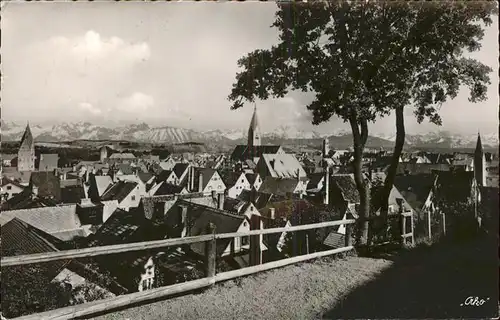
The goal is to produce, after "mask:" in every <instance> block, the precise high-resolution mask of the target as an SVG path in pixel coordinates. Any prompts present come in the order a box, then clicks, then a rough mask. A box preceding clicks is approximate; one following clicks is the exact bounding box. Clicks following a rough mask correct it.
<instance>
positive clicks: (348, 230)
mask: <svg viewBox="0 0 500 320" xmlns="http://www.w3.org/2000/svg"><path fill="white" fill-rule="evenodd" d="M344 240H345V246H346V247H350V246H352V224H350V223H349V224H346V225H345V239H344Z"/></svg>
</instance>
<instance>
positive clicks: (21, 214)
mask: <svg viewBox="0 0 500 320" xmlns="http://www.w3.org/2000/svg"><path fill="white" fill-rule="evenodd" d="M14 218H17V219H19V220H22V221H24V222H26V223H28V224H29V225H31V226H33V227H35V228H37V229H40V230H42V231H43V232H46V233H48V234H50V235H51V236H53V237H55V238H58V239H60V240H61V241H69V240H72V239H73V238H74V237H86V236H87V235H88V234H89V233H90V229H89V228H90V226H85V225H83V224H82V223H81V221H80V219H79V217H78V215H77V214H76V205H63V206H57V207H55V206H53V207H38V208H30V209H19V210H2V214H1V215H0V223H1V225H2V226H3V225H4V224H6V223H7V222H9V221H10V220H12V219H14Z"/></svg>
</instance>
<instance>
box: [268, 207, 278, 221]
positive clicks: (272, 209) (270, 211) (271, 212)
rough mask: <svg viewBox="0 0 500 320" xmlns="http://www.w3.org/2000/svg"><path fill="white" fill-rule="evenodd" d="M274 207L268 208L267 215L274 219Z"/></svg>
mask: <svg viewBox="0 0 500 320" xmlns="http://www.w3.org/2000/svg"><path fill="white" fill-rule="evenodd" d="M275 210H276V209H275V208H269V217H270V218H271V219H272V220H274V219H275V218H276V214H275Z"/></svg>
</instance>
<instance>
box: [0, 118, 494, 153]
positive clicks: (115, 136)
mask: <svg viewBox="0 0 500 320" xmlns="http://www.w3.org/2000/svg"><path fill="white" fill-rule="evenodd" d="M30 128H31V132H32V134H33V136H34V138H35V140H36V141H37V142H63V141H74V140H126V141H131V142H145V143H146V142H147V143H162V144H176V143H184V142H201V143H204V144H207V145H209V146H210V145H228V146H232V145H236V144H242V143H245V141H246V128H245V129H241V130H222V129H214V130H208V131H197V130H193V129H186V128H176V127H169V126H165V127H152V126H150V125H148V124H146V123H139V124H133V125H124V126H120V127H114V128H110V127H106V126H100V125H94V124H91V123H89V122H78V123H59V124H54V125H39V124H30ZM24 130H25V125H20V124H17V123H14V122H5V121H3V120H2V122H1V137H2V141H19V140H20V139H21V137H22V134H23V132H24ZM326 137H328V139H329V141H330V145H331V146H332V147H335V148H347V147H350V146H352V136H351V133H350V132H349V131H348V130H338V131H336V132H331V133H330V134H319V133H317V132H314V131H302V130H297V129H296V128H294V127H292V126H280V127H278V128H276V129H275V130H273V131H272V132H266V133H264V134H263V135H262V138H263V141H264V143H279V144H283V145H287V144H318V143H320V141H321V140H322V139H324V138H326ZM395 138H396V136H395V134H394V135H384V134H376V133H375V134H370V136H369V138H368V141H367V147H373V148H380V147H383V148H392V147H393V146H394V141H395ZM481 139H482V142H483V146H485V147H487V148H488V147H489V148H497V147H498V133H482V134H481ZM476 140H477V135H475V134H474V135H461V134H454V133H451V132H447V131H436V132H429V133H426V134H406V142H405V144H406V145H407V146H410V147H415V148H474V147H475V145H476Z"/></svg>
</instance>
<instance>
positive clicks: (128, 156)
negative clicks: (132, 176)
mask: <svg viewBox="0 0 500 320" xmlns="http://www.w3.org/2000/svg"><path fill="white" fill-rule="evenodd" d="M109 159H110V160H115V161H117V160H118V161H124V162H130V161H132V160H135V156H134V155H133V154H132V153H127V152H124V153H121V152H117V153H113V154H112V155H111V156H110V157H109Z"/></svg>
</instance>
